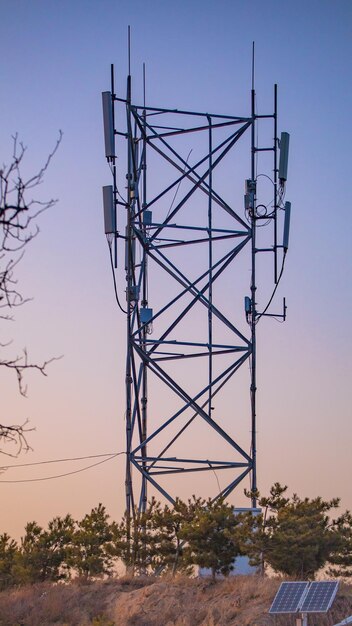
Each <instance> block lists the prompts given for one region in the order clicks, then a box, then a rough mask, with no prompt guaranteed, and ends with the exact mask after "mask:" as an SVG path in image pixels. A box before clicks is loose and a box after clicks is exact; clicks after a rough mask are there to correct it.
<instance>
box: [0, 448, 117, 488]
mask: <svg viewBox="0 0 352 626" xmlns="http://www.w3.org/2000/svg"><path fill="white" fill-rule="evenodd" d="M121 454H125V452H117V453H116V454H113V455H112V456H110V457H108V458H106V459H103V460H102V461H98V462H97V463H92V465H88V466H87V467H82V468H81V469H79V470H75V471H73V472H66V473H65V474H57V475H55V476H45V477H43V478H26V479H23V480H0V483H35V482H42V481H44V480H54V479H55V478H63V477H65V476H72V475H73V474H80V473H81V472H85V471H86V470H88V469H91V468H92V467H97V466H98V465H102V464H103V463H106V462H107V461H111V460H112V459H115V458H116V457H117V456H120V455H121ZM49 462H50V461H49ZM17 467H18V466H17Z"/></svg>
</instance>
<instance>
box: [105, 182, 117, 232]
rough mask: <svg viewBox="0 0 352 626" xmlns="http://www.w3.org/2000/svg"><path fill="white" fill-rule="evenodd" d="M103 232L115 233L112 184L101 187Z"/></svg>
mask: <svg viewBox="0 0 352 626" xmlns="http://www.w3.org/2000/svg"><path fill="white" fill-rule="evenodd" d="M103 203H104V226H105V234H106V235H108V234H110V233H116V214H115V206H114V194H113V189H112V185H106V186H105V187H103Z"/></svg>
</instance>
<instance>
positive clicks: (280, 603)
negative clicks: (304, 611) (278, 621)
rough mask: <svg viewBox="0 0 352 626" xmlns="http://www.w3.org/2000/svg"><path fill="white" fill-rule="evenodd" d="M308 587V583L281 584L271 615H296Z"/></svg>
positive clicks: (271, 608) (270, 611)
mask: <svg viewBox="0 0 352 626" xmlns="http://www.w3.org/2000/svg"><path fill="white" fill-rule="evenodd" d="M308 585H309V583H307V582H285V583H281V585H280V588H279V590H278V592H277V594H276V596H275V598H274V600H273V603H272V605H271V607H270V609H269V613H296V612H297V611H298V609H299V606H300V604H301V599H302V596H303V594H304V593H305V591H306V590H307V587H308Z"/></svg>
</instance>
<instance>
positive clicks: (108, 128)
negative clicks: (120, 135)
mask: <svg viewBox="0 0 352 626" xmlns="http://www.w3.org/2000/svg"><path fill="white" fill-rule="evenodd" d="M101 95H102V98H103V119H104V139H105V156H106V158H107V159H112V158H113V157H115V132H114V122H113V115H112V107H113V102H112V96H111V92H110V91H103V93H102V94H101Z"/></svg>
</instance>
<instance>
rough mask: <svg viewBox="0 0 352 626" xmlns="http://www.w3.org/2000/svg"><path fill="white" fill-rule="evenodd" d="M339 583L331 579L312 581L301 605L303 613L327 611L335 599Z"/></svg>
mask: <svg viewBox="0 0 352 626" xmlns="http://www.w3.org/2000/svg"><path fill="white" fill-rule="evenodd" d="M338 584H339V583H338V582H336V581H329V580H323V581H321V582H313V583H311V585H310V587H309V589H308V592H307V595H306V596H305V597H304V600H303V603H302V605H301V607H300V611H301V613H326V612H327V611H328V610H329V609H330V607H331V605H332V603H333V601H334V598H335V596H336V592H337V587H338Z"/></svg>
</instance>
